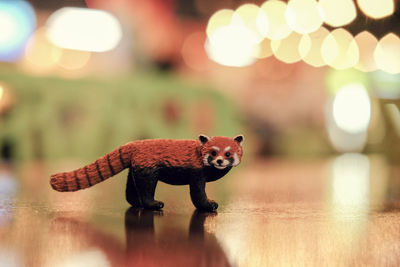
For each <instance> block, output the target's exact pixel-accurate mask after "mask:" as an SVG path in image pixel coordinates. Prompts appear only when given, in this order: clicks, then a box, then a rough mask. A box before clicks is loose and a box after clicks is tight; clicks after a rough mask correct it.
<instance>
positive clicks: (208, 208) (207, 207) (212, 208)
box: [197, 200, 218, 211]
mask: <svg viewBox="0 0 400 267" xmlns="http://www.w3.org/2000/svg"><path fill="white" fill-rule="evenodd" d="M197 209H198V210H199V211H216V210H217V209H218V203H217V202H215V201H214V200H209V201H208V202H207V203H206V204H205V205H202V206H199V207H197Z"/></svg>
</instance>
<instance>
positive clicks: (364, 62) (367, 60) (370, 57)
mask: <svg viewBox="0 0 400 267" xmlns="http://www.w3.org/2000/svg"><path fill="white" fill-rule="evenodd" d="M354 40H355V41H356V43H357V46H358V49H359V53H360V58H359V59H358V63H357V65H356V66H355V68H356V69H358V70H361V71H365V72H370V71H374V70H376V69H377V66H376V63H375V59H374V51H375V48H376V46H377V44H378V40H377V39H376V38H375V36H374V35H372V34H371V33H370V32H368V31H363V32H360V33H359V34H357V35H356V37H354Z"/></svg>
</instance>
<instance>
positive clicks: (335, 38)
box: [321, 28, 359, 70]
mask: <svg viewBox="0 0 400 267" xmlns="http://www.w3.org/2000/svg"><path fill="white" fill-rule="evenodd" d="M321 53H322V58H323V59H324V61H325V63H326V64H327V65H329V66H331V67H333V68H335V69H339V70H341V69H347V68H351V67H353V66H355V65H356V64H357V62H358V59H359V50H358V46H357V43H356V42H355V40H354V38H353V36H352V35H351V34H350V33H349V32H348V31H346V30H345V29H342V28H339V29H336V30H334V31H332V32H331V33H330V34H328V36H327V37H326V38H325V40H324V41H323V43H322V47H321Z"/></svg>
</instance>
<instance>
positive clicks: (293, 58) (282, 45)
mask: <svg viewBox="0 0 400 267" xmlns="http://www.w3.org/2000/svg"><path fill="white" fill-rule="evenodd" d="M300 40H301V35H300V34H298V33H296V32H292V33H291V34H290V35H289V36H288V37H286V38H285V39H282V40H273V41H272V42H271V48H272V51H273V53H274V55H275V57H276V58H278V59H279V60H280V61H283V62H285V63H295V62H297V61H300V60H301V55H300V52H299V49H298V46H299V44H300Z"/></svg>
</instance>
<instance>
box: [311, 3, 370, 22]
mask: <svg viewBox="0 0 400 267" xmlns="http://www.w3.org/2000/svg"><path fill="white" fill-rule="evenodd" d="M367 1H368V0H367ZM318 7H319V10H320V13H321V16H322V18H323V20H324V22H325V23H326V24H328V25H330V26H333V27H340V26H344V25H347V24H349V23H350V22H352V21H353V20H354V19H355V18H356V17H357V11H356V6H355V5H354V2H353V0H319V3H318Z"/></svg>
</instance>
